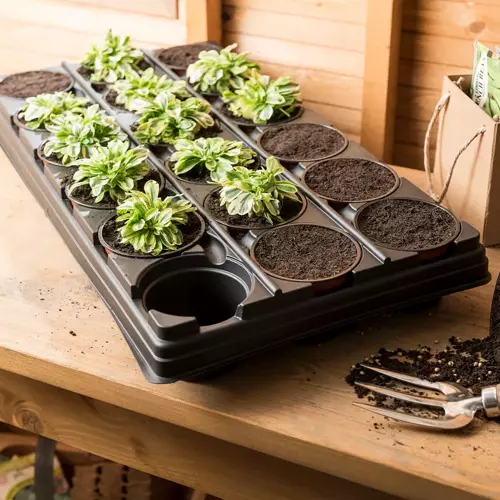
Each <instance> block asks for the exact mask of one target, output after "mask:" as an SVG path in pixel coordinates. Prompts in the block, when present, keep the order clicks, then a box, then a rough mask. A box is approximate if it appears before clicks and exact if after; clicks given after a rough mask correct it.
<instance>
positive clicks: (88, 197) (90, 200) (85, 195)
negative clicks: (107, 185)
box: [71, 169, 162, 209]
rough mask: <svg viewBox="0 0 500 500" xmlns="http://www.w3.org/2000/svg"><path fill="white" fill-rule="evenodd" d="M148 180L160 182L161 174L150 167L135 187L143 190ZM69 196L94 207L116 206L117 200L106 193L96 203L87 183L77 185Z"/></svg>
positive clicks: (106, 207)
mask: <svg viewBox="0 0 500 500" xmlns="http://www.w3.org/2000/svg"><path fill="white" fill-rule="evenodd" d="M150 180H155V181H156V182H158V183H161V181H162V177H161V174H160V173H159V172H158V171H157V170H154V169H151V170H150V171H149V173H148V174H147V175H146V176H145V177H144V178H143V179H141V180H140V181H139V182H138V183H137V189H139V190H143V189H144V185H145V184H146V182H147V181H150ZM71 197H72V198H74V199H75V200H76V202H80V203H82V204H85V205H91V206H94V207H95V208H102V209H108V208H110V207H116V205H117V202H116V201H114V200H113V199H111V197H110V196H109V195H108V194H106V195H105V196H104V198H103V199H102V201H100V202H99V203H96V202H95V198H94V197H93V196H92V191H91V189H90V186H89V185H88V184H86V185H84V186H78V187H77V188H76V189H75V190H74V191H73V192H72V193H71Z"/></svg>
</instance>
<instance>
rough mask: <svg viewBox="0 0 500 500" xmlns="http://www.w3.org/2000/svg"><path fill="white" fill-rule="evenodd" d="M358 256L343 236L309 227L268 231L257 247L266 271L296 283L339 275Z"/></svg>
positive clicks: (259, 259)
mask: <svg viewBox="0 0 500 500" xmlns="http://www.w3.org/2000/svg"><path fill="white" fill-rule="evenodd" d="M357 256H358V250H357V248H356V245H355V244H354V243H353V242H352V241H351V239H350V238H348V237H347V236H345V235H344V234H342V233H340V232H339V231H334V230H333V229H328V228H327V227H321V226H313V225H306V224H294V225H290V226H283V227H280V228H276V229H274V230H272V231H267V232H266V233H265V234H264V236H263V237H262V238H261V239H260V240H259V241H258V243H257V245H256V246H255V258H256V260H257V262H258V263H259V264H260V265H261V266H262V267H263V268H264V269H265V270H267V271H270V272H272V273H275V274H277V275H279V276H283V277H285V278H290V279H297V280H317V279H322V278H329V277H331V276H336V275H339V274H341V273H343V272H344V271H346V270H347V269H349V268H350V267H351V266H352V265H353V264H354V263H355V262H356V259H357Z"/></svg>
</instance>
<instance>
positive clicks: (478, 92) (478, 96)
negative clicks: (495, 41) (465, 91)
mask: <svg viewBox="0 0 500 500" xmlns="http://www.w3.org/2000/svg"><path fill="white" fill-rule="evenodd" d="M499 57H500V47H497V50H496V54H494V53H493V51H492V50H490V49H489V48H488V47H486V46H484V45H483V44H482V43H480V42H478V41H476V42H474V72H473V74H472V82H471V97H472V100H473V101H474V102H475V103H476V104H477V105H478V106H480V107H481V108H483V109H484V110H485V111H486V113H488V114H489V115H490V116H493V117H498V116H500V58H499Z"/></svg>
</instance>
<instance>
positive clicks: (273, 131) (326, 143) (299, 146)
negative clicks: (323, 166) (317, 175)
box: [261, 123, 347, 161]
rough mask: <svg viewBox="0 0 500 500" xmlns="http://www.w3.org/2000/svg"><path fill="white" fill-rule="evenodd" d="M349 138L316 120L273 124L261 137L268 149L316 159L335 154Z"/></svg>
mask: <svg viewBox="0 0 500 500" xmlns="http://www.w3.org/2000/svg"><path fill="white" fill-rule="evenodd" d="M346 142H347V140H346V138H345V137H344V136H343V135H342V134H341V133H340V132H337V131H336V130H333V129H331V128H328V127H324V126H323V125H316V124H314V123H290V124H287V125H281V126H279V127H278V126H277V127H272V128H269V129H267V130H266V131H265V133H264V134H263V136H262V138H261V145H262V147H263V148H264V149H265V150H266V151H267V152H268V153H270V154H272V155H274V156H278V157H280V158H285V159H287V160H297V161H299V160H303V161H306V160H310V161H312V160H318V159H320V158H324V157H325V156H329V155H334V154H336V153H338V152H339V151H341V150H342V148H343V147H344V146H345V144H346Z"/></svg>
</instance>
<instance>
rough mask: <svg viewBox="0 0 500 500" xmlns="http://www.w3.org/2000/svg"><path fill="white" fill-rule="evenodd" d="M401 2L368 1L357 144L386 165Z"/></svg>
mask: <svg viewBox="0 0 500 500" xmlns="http://www.w3.org/2000/svg"><path fill="white" fill-rule="evenodd" d="M401 17H402V0H383V1H381V0H368V12H367V19H366V49H365V71H364V77H363V117H362V125H361V144H362V145H363V146H364V147H365V148H366V149H368V151H370V152H371V153H373V154H374V155H375V156H376V157H378V158H380V159H382V160H384V161H386V162H390V161H391V157H392V147H393V143H394V120H395V118H396V102H397V101H396V100H397V90H398V80H397V78H398V61H399V41H400V35H401Z"/></svg>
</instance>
